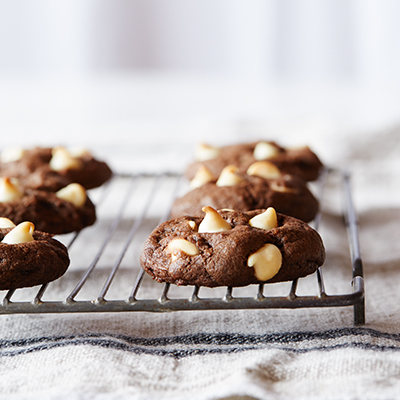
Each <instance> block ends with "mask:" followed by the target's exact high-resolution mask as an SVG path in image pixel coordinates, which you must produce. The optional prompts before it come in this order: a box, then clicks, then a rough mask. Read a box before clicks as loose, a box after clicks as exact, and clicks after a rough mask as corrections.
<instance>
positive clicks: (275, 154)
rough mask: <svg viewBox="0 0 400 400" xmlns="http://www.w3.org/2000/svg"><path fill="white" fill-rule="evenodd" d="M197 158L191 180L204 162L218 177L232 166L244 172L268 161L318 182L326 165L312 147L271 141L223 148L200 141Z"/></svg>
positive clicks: (188, 175)
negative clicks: (286, 144)
mask: <svg viewBox="0 0 400 400" xmlns="http://www.w3.org/2000/svg"><path fill="white" fill-rule="evenodd" d="M195 158H196V161H195V162H193V163H192V164H190V165H189V166H188V168H187V170H186V173H185V175H186V176H187V178H188V179H192V178H193V177H194V176H195V174H196V172H197V170H198V168H199V167H200V165H204V166H205V167H206V168H207V169H208V170H209V171H210V172H211V173H212V174H213V175H214V176H218V175H219V174H220V173H221V171H222V170H223V168H225V167H226V166H228V165H235V166H237V167H238V168H239V171H240V172H244V171H246V170H247V168H248V167H249V166H250V165H251V164H253V163H254V162H256V161H262V160H268V161H270V162H272V163H273V164H275V165H276V166H277V167H278V168H279V169H280V170H281V171H282V172H286V173H289V174H292V175H298V176H300V177H302V178H303V179H305V180H306V181H314V180H316V179H317V178H318V176H319V174H320V171H321V169H322V167H323V165H322V163H321V161H320V160H319V158H318V157H317V156H316V154H314V153H313V152H312V151H311V150H310V149H309V148H308V147H299V148H290V149H289V148H284V147H281V146H279V145H278V144H276V143H275V142H267V141H259V142H253V143H241V144H234V145H230V146H224V147H220V148H218V147H212V146H208V145H205V144H200V145H199V146H198V148H197V150H196V157H195Z"/></svg>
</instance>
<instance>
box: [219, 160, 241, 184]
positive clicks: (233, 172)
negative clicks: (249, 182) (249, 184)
mask: <svg viewBox="0 0 400 400" xmlns="http://www.w3.org/2000/svg"><path fill="white" fill-rule="evenodd" d="M237 171H238V168H237V167H235V166H234V165H228V166H227V167H225V168H224V169H223V170H222V171H221V174H220V176H219V178H218V180H217V183H216V185H217V186H235V185H237V184H238V183H239V182H241V181H242V180H243V178H242V177H241V176H239V175H237Z"/></svg>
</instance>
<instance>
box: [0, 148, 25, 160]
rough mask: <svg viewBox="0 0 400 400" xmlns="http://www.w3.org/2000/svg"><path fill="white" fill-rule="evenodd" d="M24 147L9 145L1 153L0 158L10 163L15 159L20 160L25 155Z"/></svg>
mask: <svg viewBox="0 0 400 400" xmlns="http://www.w3.org/2000/svg"><path fill="white" fill-rule="evenodd" d="M24 152H25V151H24V149H23V148H22V147H9V148H5V149H4V150H3V151H2V152H1V155H0V160H1V162H2V163H9V162H13V161H18V160H20V159H21V158H22V156H23V155H24Z"/></svg>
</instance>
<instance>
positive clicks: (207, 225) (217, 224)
mask: <svg viewBox="0 0 400 400" xmlns="http://www.w3.org/2000/svg"><path fill="white" fill-rule="evenodd" d="M202 210H203V211H204V212H205V213H206V216H205V217H204V219H203V221H201V223H200V225H199V232H200V233H205V232H208V233H213V232H222V231H229V230H231V229H232V227H231V225H230V223H229V222H227V221H225V220H224V219H223V218H222V217H221V216H220V215H219V214H218V212H217V211H216V210H214V209H213V208H212V207H209V206H207V207H203V208H202Z"/></svg>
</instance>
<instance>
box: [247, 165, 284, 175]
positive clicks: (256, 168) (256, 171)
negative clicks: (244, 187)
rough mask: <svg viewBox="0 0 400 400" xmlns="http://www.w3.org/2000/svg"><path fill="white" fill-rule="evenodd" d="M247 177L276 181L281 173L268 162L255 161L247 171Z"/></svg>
mask: <svg viewBox="0 0 400 400" xmlns="http://www.w3.org/2000/svg"><path fill="white" fill-rule="evenodd" d="M247 175H255V176H259V177H260V178H264V179H276V178H279V177H280V176H281V171H279V168H278V167H277V166H276V165H275V164H273V163H271V162H269V161H256V162H255V163H253V164H251V165H250V166H249V168H248V169H247Z"/></svg>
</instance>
